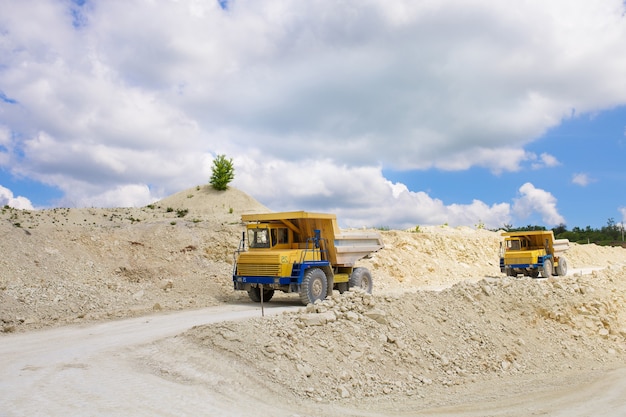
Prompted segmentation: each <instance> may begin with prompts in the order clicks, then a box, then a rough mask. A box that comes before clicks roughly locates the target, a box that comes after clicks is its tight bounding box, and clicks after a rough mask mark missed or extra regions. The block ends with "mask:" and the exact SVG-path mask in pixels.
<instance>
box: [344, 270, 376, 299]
mask: <svg viewBox="0 0 626 417" xmlns="http://www.w3.org/2000/svg"><path fill="white" fill-rule="evenodd" d="M373 286H374V282H373V281H372V274H370V271H369V270H368V269H367V268H361V267H359V268H354V270H353V271H352V274H351V275H350V281H349V287H350V288H352V287H358V288H361V289H363V290H364V291H366V292H367V293H368V294H371V293H372V288H373Z"/></svg>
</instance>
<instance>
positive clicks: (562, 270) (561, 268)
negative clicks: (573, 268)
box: [556, 256, 567, 277]
mask: <svg viewBox="0 0 626 417" xmlns="http://www.w3.org/2000/svg"><path fill="white" fill-rule="evenodd" d="M556 274H557V275H558V276H560V277H564V276H565V275H567V259H565V257H564V256H561V257H560V258H559V264H558V265H557V267H556Z"/></svg>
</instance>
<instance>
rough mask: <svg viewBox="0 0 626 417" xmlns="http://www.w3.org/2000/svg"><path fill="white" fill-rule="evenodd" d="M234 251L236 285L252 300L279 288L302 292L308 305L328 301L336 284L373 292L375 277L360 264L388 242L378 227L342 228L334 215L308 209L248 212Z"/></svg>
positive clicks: (340, 288)
mask: <svg viewBox="0 0 626 417" xmlns="http://www.w3.org/2000/svg"><path fill="white" fill-rule="evenodd" d="M241 220H242V221H243V222H244V223H245V224H246V230H245V232H244V233H243V237H242V239H241V243H240V244H239V248H238V249H237V251H236V252H235V262H234V269H233V285H234V288H235V290H243V291H247V292H248V295H249V296H250V299H251V300H252V301H256V302H260V301H269V300H270V299H271V298H272V296H273V295H274V291H276V290H279V291H283V292H286V293H290V292H297V293H298V294H299V295H300V300H301V301H302V303H303V304H305V305H306V304H309V303H314V302H315V301H317V300H323V299H324V298H326V296H327V295H328V294H330V293H331V292H332V290H333V289H336V290H338V291H339V292H341V293H343V292H344V291H346V290H348V289H349V288H350V287H360V288H363V289H364V290H366V291H367V292H370V293H371V292H372V285H373V281H372V276H371V274H370V272H369V270H367V269H366V268H362V267H355V266H354V265H355V263H356V262H357V261H358V260H360V259H362V258H364V257H366V256H368V255H370V254H371V253H373V252H376V251H379V250H380V249H382V248H383V247H384V244H383V241H382V237H381V236H380V234H379V233H376V232H350V233H347V232H346V233H343V232H342V231H341V230H340V229H339V227H338V226H337V218H336V216H335V215H334V214H323V213H310V212H305V211H295V212H282V213H262V214H244V215H242V216H241Z"/></svg>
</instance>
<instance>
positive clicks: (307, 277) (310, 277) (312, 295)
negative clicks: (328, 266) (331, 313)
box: [300, 268, 328, 305]
mask: <svg viewBox="0 0 626 417" xmlns="http://www.w3.org/2000/svg"><path fill="white" fill-rule="evenodd" d="M327 292H328V280H327V279H326V274H325V273H324V271H322V270H321V269H319V268H311V269H309V270H307V271H306V272H305V273H304V278H303V279H302V285H301V286H300V301H302V304H304V305H307V304H313V303H315V302H316V301H317V300H323V299H325V298H326V294H327Z"/></svg>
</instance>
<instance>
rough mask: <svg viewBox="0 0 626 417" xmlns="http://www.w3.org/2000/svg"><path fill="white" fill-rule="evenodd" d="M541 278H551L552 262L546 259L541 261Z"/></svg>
mask: <svg viewBox="0 0 626 417" xmlns="http://www.w3.org/2000/svg"><path fill="white" fill-rule="evenodd" d="M541 276H542V277H543V278H550V277H551V276H552V261H551V260H550V259H546V260H544V261H543V269H542V270H541Z"/></svg>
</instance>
